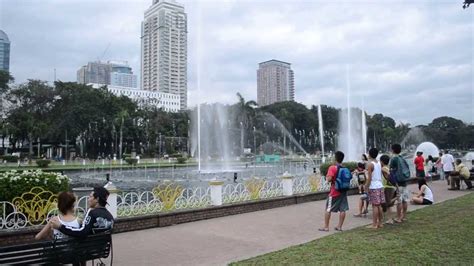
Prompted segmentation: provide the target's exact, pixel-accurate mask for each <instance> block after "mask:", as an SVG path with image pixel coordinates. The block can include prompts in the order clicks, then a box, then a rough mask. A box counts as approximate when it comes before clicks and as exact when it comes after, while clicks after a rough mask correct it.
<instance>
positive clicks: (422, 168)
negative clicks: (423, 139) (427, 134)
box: [413, 151, 425, 179]
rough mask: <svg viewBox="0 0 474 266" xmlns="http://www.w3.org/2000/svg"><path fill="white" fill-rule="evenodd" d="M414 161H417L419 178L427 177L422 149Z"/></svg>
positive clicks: (417, 175) (416, 166) (416, 167)
mask: <svg viewBox="0 0 474 266" xmlns="http://www.w3.org/2000/svg"><path fill="white" fill-rule="evenodd" d="M413 162H414V163H415V169H416V177H418V179H424V178H425V158H423V152H422V151H417V152H416V157H415V160H414V161H413Z"/></svg>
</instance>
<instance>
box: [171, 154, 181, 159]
mask: <svg viewBox="0 0 474 266" xmlns="http://www.w3.org/2000/svg"><path fill="white" fill-rule="evenodd" d="M170 157H173V158H176V159H178V158H181V157H183V155H182V154H181V153H174V154H171V155H170Z"/></svg>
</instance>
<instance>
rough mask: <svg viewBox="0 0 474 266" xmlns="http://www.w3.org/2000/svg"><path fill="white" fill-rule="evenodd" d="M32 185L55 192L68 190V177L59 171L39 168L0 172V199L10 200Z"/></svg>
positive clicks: (28, 189)
mask: <svg viewBox="0 0 474 266" xmlns="http://www.w3.org/2000/svg"><path fill="white" fill-rule="evenodd" d="M33 187H42V188H44V189H45V190H48V191H51V192H53V193H54V194H57V193H59V192H61V191H68V190H69V178H68V177H67V176H65V175H62V174H60V173H55V172H43V171H41V170H33V171H28V170H25V171H17V170H12V171H9V172H4V173H0V201H11V200H12V199H13V198H15V197H19V196H21V194H23V193H25V192H28V191H30V190H31V188H33Z"/></svg>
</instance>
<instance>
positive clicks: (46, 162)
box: [36, 159, 51, 168]
mask: <svg viewBox="0 0 474 266" xmlns="http://www.w3.org/2000/svg"><path fill="white" fill-rule="evenodd" d="M50 163H51V160H47V159H39V160H36V165H38V166H39V167H41V168H46V167H48V165H49V164H50Z"/></svg>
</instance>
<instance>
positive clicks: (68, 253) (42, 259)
mask: <svg viewBox="0 0 474 266" xmlns="http://www.w3.org/2000/svg"><path fill="white" fill-rule="evenodd" d="M111 242H112V237H111V235H110V233H107V234H100V235H91V236H88V237H87V238H81V239H79V238H67V239H61V240H57V241H43V242H38V243H32V244H23V245H15V246H7V247H1V248H0V264H2V265H3V264H41V263H47V264H52V263H56V264H58V263H61V264H64V263H77V262H80V261H89V260H93V259H98V258H107V257H108V256H109V255H110V251H111Z"/></svg>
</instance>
